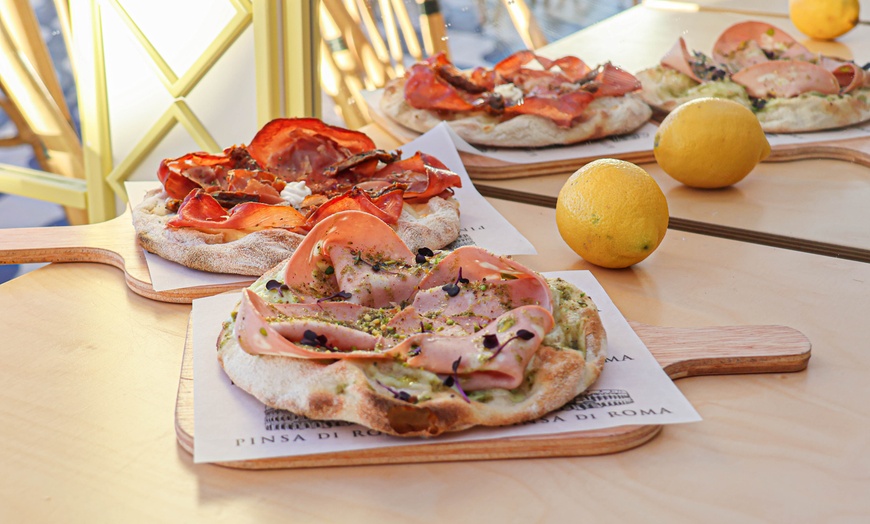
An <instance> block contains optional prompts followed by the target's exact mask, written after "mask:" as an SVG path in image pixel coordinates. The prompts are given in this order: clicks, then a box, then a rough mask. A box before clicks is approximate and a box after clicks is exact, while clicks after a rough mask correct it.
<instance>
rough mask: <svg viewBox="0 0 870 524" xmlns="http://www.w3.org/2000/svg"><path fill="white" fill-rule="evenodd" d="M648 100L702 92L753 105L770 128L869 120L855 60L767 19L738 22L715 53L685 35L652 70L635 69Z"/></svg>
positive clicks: (864, 84)
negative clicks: (694, 47)
mask: <svg viewBox="0 0 870 524" xmlns="http://www.w3.org/2000/svg"><path fill="white" fill-rule="evenodd" d="M637 77H638V79H640V82H641V84H643V90H642V92H641V94H642V96H643V99H644V100H645V101H646V102H647V103H648V104H650V105H651V106H652V107H654V108H655V109H657V110H658V111H661V112H665V113H666V112H670V111H672V110H673V109H675V108H676V107H677V106H679V105H681V104H683V103H685V102H688V101H689V100H693V99H696V98H702V97H716V98H728V99H731V100H734V101H736V102H739V103H741V104H743V105H744V106H746V107H748V108H750V109H752V110H753V111H754V112H755V114H756V116H757V117H758V120H759V122H761V127H762V129H764V130H765V131H767V132H769V133H799V132H809V131H820V130H823V129H833V128H838V127H845V126H849V125H853V124H857V123H861V122H864V121H867V120H870V75H868V74H867V72H866V71H864V70H863V69H862V68H861V67H860V66H858V65H857V64H855V62H852V61H847V60H840V59H836V58H832V57H826V56H822V55H818V54H813V53H811V52H810V51H809V50H808V49H807V48H806V47H804V46H803V45H801V44H800V43H799V42H797V41H796V40H795V39H794V38H792V37H791V36H790V35H788V34H787V33H785V32H784V31H782V30H781V29H779V28H777V27H774V26H772V25H770V24H767V23H764V22H756V21H748V22H741V23H738V24H735V25H733V26H731V27H729V28H728V29H726V30H725V31H724V32H723V33H722V35H720V36H719V38H718V39H717V41H716V43H715V44H714V46H713V53H712V56H707V55H705V54H703V53H701V52H698V51H693V52H691V53H690V52H689V51H688V48H687V46H686V42H685V40H684V39H683V38H682V37H680V39H679V40H678V41H677V43H676V44H675V45H674V47H673V48H671V50H670V51H669V52H668V53H667V54H666V55H665V57H664V58H663V59H662V61H661V63H660V64H659V65H657V66H655V67H652V68H649V69H645V70H643V71H640V72H639V73H637Z"/></svg>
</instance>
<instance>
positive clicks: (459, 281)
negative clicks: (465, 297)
mask: <svg viewBox="0 0 870 524" xmlns="http://www.w3.org/2000/svg"><path fill="white" fill-rule="evenodd" d="M456 282H457V283H459V284H468V279H467V278H462V268H459V278H457V279H456Z"/></svg>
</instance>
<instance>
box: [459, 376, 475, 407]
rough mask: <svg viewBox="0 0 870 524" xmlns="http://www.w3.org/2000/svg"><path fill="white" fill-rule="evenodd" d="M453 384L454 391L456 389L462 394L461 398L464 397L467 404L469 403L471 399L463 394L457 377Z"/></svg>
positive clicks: (463, 391)
mask: <svg viewBox="0 0 870 524" xmlns="http://www.w3.org/2000/svg"><path fill="white" fill-rule="evenodd" d="M455 386H456V391H458V392H459V394H460V395H462V398H464V399H465V401H466V402H468V403H469V404H471V399H470V398H468V395H466V394H465V390H464V389H462V386H460V385H459V379H456V384H455Z"/></svg>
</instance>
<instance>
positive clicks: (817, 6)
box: [788, 0, 860, 40]
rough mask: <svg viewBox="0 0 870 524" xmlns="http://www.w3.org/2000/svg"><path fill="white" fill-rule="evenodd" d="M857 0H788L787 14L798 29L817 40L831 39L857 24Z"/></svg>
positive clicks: (858, 6) (858, 8)
mask: <svg viewBox="0 0 870 524" xmlns="http://www.w3.org/2000/svg"><path fill="white" fill-rule="evenodd" d="M859 10H860V4H859V3H858V0H789V3H788V15H789V18H791V21H792V23H793V24H794V25H795V27H797V28H798V30H799V31H800V32H801V33H803V34H805V35H807V36H808V37H810V38H815V39H817V40H833V39H834V38H837V37H838V36H840V35H842V34H844V33H847V32H849V31H850V30H851V29H852V28H853V27H855V26H856V25H857V24H858V11H859Z"/></svg>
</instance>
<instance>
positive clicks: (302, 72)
mask: <svg viewBox="0 0 870 524" xmlns="http://www.w3.org/2000/svg"><path fill="white" fill-rule="evenodd" d="M228 1H229V2H230V4H231V5H232V6H233V8H234V9H235V11H236V12H235V14H234V15H233V17H232V18H231V20H230V21H229V22H228V23H227V25H226V26H225V27H224V28H223V29H222V30H221V31H220V32H219V33H218V35H217V36H216V37H215V39H214V40H213V41H212V42H211V43H210V44H209V45H208V46H207V47H206V49H205V51H204V52H203V53H202V55H200V56H199V57H198V58H197V59H196V60H195V61H194V63H193V64H192V65H191V66H190V67H189V68H188V69H187V70H186V71H185V72H184V73H183V74H181V75H178V74H177V73H176V72H175V71H174V70H173V69H172V67H171V66H170V65H169V64H168V62H167V61H166V60H165V59H164V58H163V57H162V56H161V55H160V53H159V52H158V51H157V49H156V48H155V47H154V45H153V44H152V43H151V42H150V41H149V40H148V38H147V36H146V35H145V34H144V33H143V31H142V30H141V29H140V28H139V26H138V25H137V24H136V21H135V20H133V19H132V17H131V16H130V15H129V13H127V11H126V10H125V9H124V8H123V6H122V5H121V4H120V3H119V1H118V0H73V3H74V4H75V3H77V2H78V3H81V2H86V5H85V6H84V7H85V8H86V9H85V10H84V11H83V12H85V13H89V16H90V23H89V25H90V32H91V39H90V41H89V44H90V45H89V46H87V47H88V48H89V49H90V51H91V52H92V57H88V58H90V59H89V60H88V62H90V64H89V65H90V68H89V69H86V68H85V67H84V66H82V67H80V68H79V70H80V72H81V75H80V77H79V79H78V80H79V81H78V83H79V85H80V86H81V89H80V93H81V94H82V95H84V96H80V101H79V107H80V114H81V120H82V134H83V137H82V138H83V143H84V165H85V172H86V174H87V187H88V194H87V201H88V212H89V216H90V219H91V221H92V222H93V221H102V220H106V219H108V218H111V217H113V216H115V214H116V212H115V195H117V196H118V197H120V198H121V199H122V200H126V192H125V190H124V182H125V181H126V180H127V179H128V178H129V177H130V176H131V175H132V173H133V172H134V171H135V170H136V169H137V168H138V167H139V166H140V165H141V163H142V162H143V161H144V160H145V159H146V158H147V157H148V155H149V153H151V152H152V151H153V150H154V149H155V148H156V147H157V146H158V145H159V144H160V142H161V141H162V140H163V139H164V138H166V136H167V135H168V134H169V132H170V131H172V130H173V129H174V128H175V127H176V126H177V125H181V126H182V127H184V129H185V130H186V131H187V132H188V133H189V134H190V136H191V137H192V138H193V140H194V141H195V142H196V143H197V145H198V146H199V147H200V148H202V149H203V150H204V151H211V152H217V151H220V150H221V146H220V144H218V143H217V142H216V141H215V139H214V138H213V137H212V135H211V134H210V133H209V131H208V130H207V129H206V127H205V126H204V125H203V123H202V122H201V121H200V119H199V118H198V117H197V116H196V114H195V113H194V111H193V110H192V109H191V108H190V106H189V105H188V104H187V103H186V102H185V100H184V98H185V97H186V96H187V95H188V94H189V93H190V92H191V91H192V90H193V88H194V87H196V86H197V84H198V83H199V82H200V80H202V78H203V77H204V76H205V75H206V74H207V73H208V71H209V70H210V69H211V67H212V66H213V65H214V64H215V63H216V62H217V61H218V60H219V59H220V57H221V56H223V54H224V53H225V52H226V51H227V50H228V49H229V48H230V46H232V45H233V43H234V42H235V41H236V40H237V39H238V37H239V36H240V35H241V34H242V32H243V31H245V29H247V28H248V27H250V26H251V25H253V30H254V50H255V81H256V97H257V101H256V108H257V122H258V124H259V125H263V124H265V123H266V122H268V121H269V120H271V119H273V118H276V117H279V116H282V115H291V116H303V115H305V116H319V115H320V98H319V90H318V78H319V75H318V74H317V73H318V56H319V49H318V48H317V45H316V43H317V42H319V40H320V39H319V31H318V29H317V24H316V23H315V21H316V20H317V17H316V15H317V12H318V2H316V1H315V2H312V1H310V0H228ZM104 9H112V10H113V11H114V12H115V14H117V16H119V17H120V19H121V20H122V21H123V22H124V24H125V26H126V27H127V29H128V30H129V32H130V34H131V35H132V36H133V37H134V38H135V39H136V41H137V42H138V43H139V45H140V46H141V47H142V49H143V50H144V51H145V53H146V54H147V56H148V57H149V58H150V59H151V61H152V62H153V64H154V66H155V69H156V70H157V71H158V76H159V78H160V81H161V82H162V84H163V86H164V87H165V89H166V90H167V92H168V93H169V94H170V96H171V97H172V99H173V100H172V102H171V104H170V105H169V107H167V108H166V110H165V111H164V113H163V114H162V115H161V116H160V117H159V118H158V120H157V121H156V122H155V123H154V124H153V125H152V126H151V128H150V129H148V130H147V131H146V132H145V133H144V135H143V136H142V138H141V139H140V140H139V141H138V142H137V143H136V144H135V146H134V147H133V149H132V150H131V152H130V153H129V154H128V155H127V156H126V158H124V159H123V160H122V161H120V162H118V163H117V165H114V164H113V161H112V158H113V150H112V140H111V122H110V119H109V108H108V102H107V101H108V97H107V82H106V70H105V57H104V55H103V44H104V42H103V33H102V24H103V14H102V12H103V10H104ZM76 12H78V11H73V15H72V16H73V17H74V16H76V15H75V13H76ZM282 15H283V16H282ZM282 22H283V23H282ZM282 58H283V62H282ZM282 70H283V75H282V74H281V71H282Z"/></svg>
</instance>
